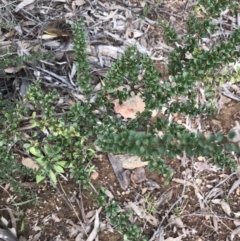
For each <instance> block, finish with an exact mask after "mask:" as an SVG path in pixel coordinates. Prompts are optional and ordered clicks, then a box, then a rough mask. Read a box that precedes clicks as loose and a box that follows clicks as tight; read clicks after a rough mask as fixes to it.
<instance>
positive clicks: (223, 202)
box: [220, 201, 231, 216]
mask: <svg viewBox="0 0 240 241" xmlns="http://www.w3.org/2000/svg"><path fill="white" fill-rule="evenodd" d="M220 204H221V206H222V209H223V211H224V212H225V213H226V214H227V215H229V216H230V215H231V208H230V206H229V204H228V203H226V202H225V201H221V202H220Z"/></svg>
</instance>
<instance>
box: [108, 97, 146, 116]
mask: <svg viewBox="0 0 240 241" xmlns="http://www.w3.org/2000/svg"><path fill="white" fill-rule="evenodd" d="M113 103H114V105H115V106H114V111H115V112H116V113H119V114H121V115H122V116H123V117H124V118H130V119H134V118H136V114H137V112H140V113H141V112H143V111H144V110H145V103H144V101H143V100H142V99H141V97H140V94H138V95H134V94H133V95H132V97H131V98H129V99H128V100H126V101H125V102H123V103H122V104H121V105H120V104H119V100H115V101H113Z"/></svg>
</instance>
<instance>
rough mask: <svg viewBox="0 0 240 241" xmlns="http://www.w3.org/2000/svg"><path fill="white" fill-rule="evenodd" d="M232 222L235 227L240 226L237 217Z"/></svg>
mask: <svg viewBox="0 0 240 241" xmlns="http://www.w3.org/2000/svg"><path fill="white" fill-rule="evenodd" d="M234 214H235V213H234ZM233 223H234V225H235V226H236V227H238V226H240V220H239V219H236V220H234V221H233Z"/></svg>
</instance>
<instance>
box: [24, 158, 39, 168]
mask: <svg viewBox="0 0 240 241" xmlns="http://www.w3.org/2000/svg"><path fill="white" fill-rule="evenodd" d="M22 164H23V165H24V166H25V167H28V168H31V169H36V170H39V165H38V164H37V163H35V161H34V160H33V159H31V158H29V157H27V158H22Z"/></svg>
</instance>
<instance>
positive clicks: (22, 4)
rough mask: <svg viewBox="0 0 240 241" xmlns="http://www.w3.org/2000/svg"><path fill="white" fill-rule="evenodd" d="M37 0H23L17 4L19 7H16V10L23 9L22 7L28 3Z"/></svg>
mask: <svg viewBox="0 0 240 241" xmlns="http://www.w3.org/2000/svg"><path fill="white" fill-rule="evenodd" d="M34 2H35V0H23V1H22V2H21V3H19V4H18V5H17V7H16V8H15V12H18V11H19V10H21V9H22V8H24V7H26V6H27V5H29V4H31V3H34Z"/></svg>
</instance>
